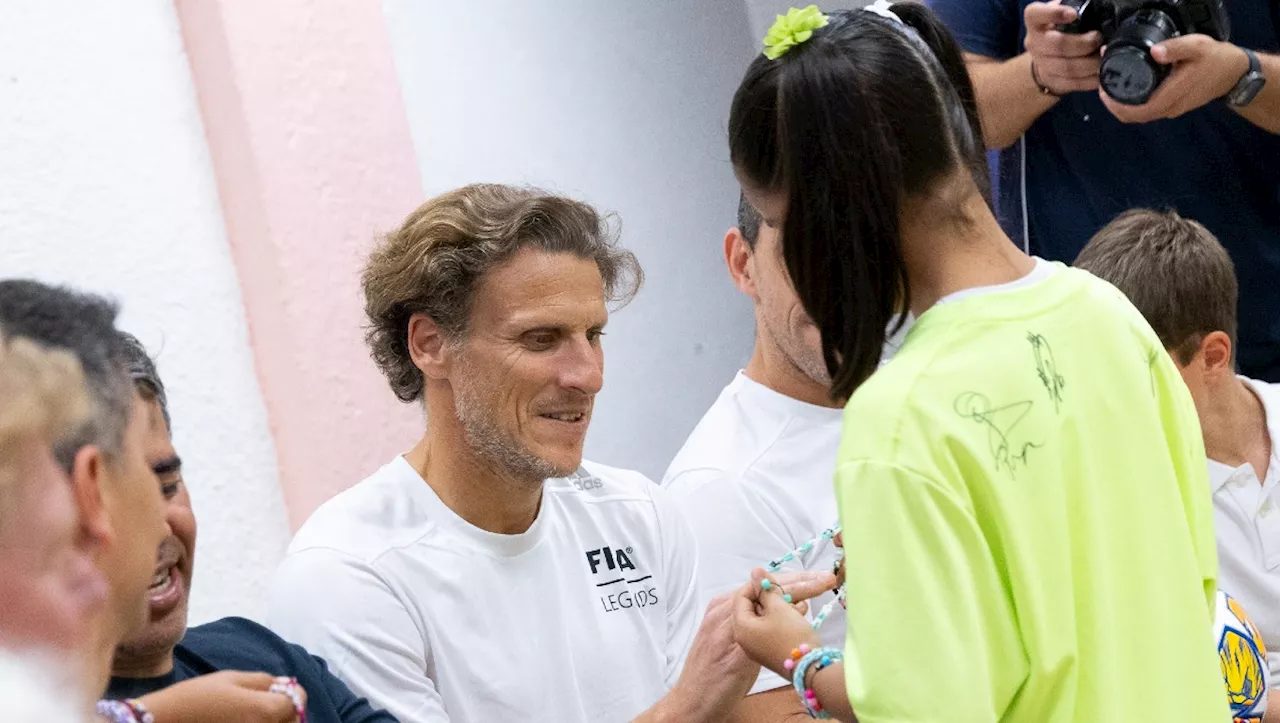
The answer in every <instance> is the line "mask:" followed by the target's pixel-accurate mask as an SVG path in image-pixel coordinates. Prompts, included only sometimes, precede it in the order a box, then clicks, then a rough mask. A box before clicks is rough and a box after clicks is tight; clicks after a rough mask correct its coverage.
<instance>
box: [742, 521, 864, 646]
mask: <svg viewBox="0 0 1280 723" xmlns="http://www.w3.org/2000/svg"><path fill="white" fill-rule="evenodd" d="M838 534H840V525H832V526H831V527H828V528H827V529H825V530H823V531H822V533H821V534H819V535H818V536H817V537H815V538H813V539H812V540H809V541H808V542H806V543H804V544H803V545H801V546H799V547H797V548H796V549H794V550H792V551H791V552H788V553H787V554H785V555H783V556H782V557H779V558H777V559H775V560H770V561H769V562H768V563H767V564H766V565H765V569H766V570H768V571H769V572H778V571H779V570H781V569H782V566H783V565H785V564H787V563H788V562H791V561H792V560H794V559H796V557H797V556H799V555H803V554H805V553H806V552H809V551H810V550H812V549H813V548H814V547H815V546H816V545H817V544H818V543H820V542H827V541H830V540H833V539H835V536H836V535H838ZM842 557H844V550H843V549H840V548H837V549H836V564H835V570H839V569H840V558H842ZM833 574H834V573H833ZM772 587H773V583H771V582H770V581H769V580H762V581H760V589H762V590H764V591H765V592H768V591H769V589H770V588H772ZM778 589H779V590H782V587H781V586H778ZM782 592H783V595H782V599H783V600H784V601H786V602H791V595H789V594H787V593H786V591H782ZM844 599H845V598H844V584H843V583H841V585H840V587H838V588H836V596H835V598H834V599H832V600H831V601H829V602H828V603H827V604H826V605H823V606H822V609H821V610H819V611H818V614H817V615H816V616H814V618H813V629H814V630H817V629H818V628H820V627H822V624H823V623H824V622H826V621H827V616H829V615H830V614H831V611H832V610H834V609H835V607H836V603H839V604H840V605H842V606H843V605H844Z"/></svg>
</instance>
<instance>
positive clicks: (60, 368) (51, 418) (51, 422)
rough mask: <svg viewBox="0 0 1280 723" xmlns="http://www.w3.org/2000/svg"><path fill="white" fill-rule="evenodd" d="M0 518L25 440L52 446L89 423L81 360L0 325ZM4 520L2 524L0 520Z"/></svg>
mask: <svg viewBox="0 0 1280 723" xmlns="http://www.w3.org/2000/svg"><path fill="white" fill-rule="evenodd" d="M0 400H3V401H2V402H0V520H7V519H8V518H7V515H8V513H9V505H10V501H9V500H10V498H11V496H12V495H13V494H14V490H15V489H16V488H15V485H16V484H17V483H18V475H20V474H22V473H23V470H22V469H20V468H19V465H20V464H21V460H22V459H23V455H22V454H21V451H22V450H23V449H24V448H25V447H26V445H45V446H46V447H48V448H49V449H50V450H51V451H52V450H53V449H56V448H57V447H58V446H59V444H61V443H63V442H64V441H65V440H67V439H69V438H72V437H74V436H75V435H76V433H77V432H78V431H79V430H80V429H81V428H82V427H83V426H84V425H85V424H86V423H87V421H88V419H89V416H90V412H91V404H90V401H89V396H88V394H87V393H86V390H85V386H84V375H83V373H82V372H81V371H80V364H79V363H78V362H77V361H76V360H75V357H73V356H71V354H69V353H67V352H62V351H48V350H45V349H42V348H40V347H39V346H37V345H36V344H34V343H32V342H31V341H29V340H27V339H22V338H13V337H6V336H5V335H4V333H3V330H0ZM0 524H3V523H0Z"/></svg>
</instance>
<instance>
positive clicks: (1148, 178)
mask: <svg viewBox="0 0 1280 723" xmlns="http://www.w3.org/2000/svg"><path fill="white" fill-rule="evenodd" d="M926 2H927V3H928V4H929V5H930V7H932V8H933V9H934V11H935V12H937V13H938V14H939V15H940V16H941V17H942V18H943V20H944V21H945V22H946V23H947V24H948V26H949V27H950V28H951V30H952V32H953V33H954V34H955V36H956V39H957V40H959V41H960V44H961V45H962V47H963V48H964V50H965V51H966V53H965V59H966V61H967V63H968V66H969V72H970V74H971V76H972V78H973V82H974V85H975V87H976V91H977V96H978V107H979V113H980V115H981V117H982V125H983V132H984V136H985V139H986V143H987V147H988V148H993V149H997V148H998V149H1001V153H1000V172H999V191H1000V194H999V199H998V210H999V216H1000V221H1001V223H1002V225H1003V226H1004V227H1005V230H1006V231H1007V232H1008V233H1009V235H1010V236H1011V237H1012V238H1013V239H1014V240H1015V241H1016V242H1019V243H1021V244H1023V245H1024V247H1025V248H1026V249H1027V250H1028V251H1030V252H1031V253H1033V254H1036V255H1038V256H1041V257H1043V258H1046V259H1048V260H1060V261H1068V262H1069V261H1070V260H1071V259H1073V258H1075V256H1076V255H1077V254H1078V253H1079V251H1080V249H1081V248H1083V247H1084V244H1085V243H1086V242H1087V241H1088V240H1089V238H1090V237H1091V236H1092V235H1093V234H1094V233H1095V232H1096V231H1097V230H1098V229H1099V228H1101V227H1102V226H1103V225H1104V224H1105V223H1106V222H1107V221H1109V220H1110V219H1112V218H1114V217H1115V216H1116V215H1118V214H1119V213H1120V212H1122V211H1124V210H1126V209H1128V208H1132V207H1135V206H1144V207H1154V208H1171V209H1174V210H1177V211H1178V212H1179V213H1181V214H1182V215H1184V216H1187V217H1190V218H1195V219H1196V220H1198V221H1200V222H1201V223H1203V224H1204V225H1205V226H1206V227H1208V228H1209V230H1210V231H1212V232H1213V233H1214V234H1215V235H1217V236H1218V238H1220V239H1221V240H1222V243H1223V245H1224V246H1226V247H1227V250H1228V251H1229V252H1230V253H1231V256H1232V258H1233V259H1234V261H1235V264H1236V267H1237V268H1238V269H1239V270H1240V292H1241V293H1240V299H1241V302H1240V309H1239V311H1240V350H1239V352H1240V354H1239V359H1240V367H1241V371H1242V372H1243V373H1245V374H1247V375H1249V376H1251V377H1254V378H1259V379H1264V380H1267V381H1272V382H1277V381H1280V285H1277V284H1275V283H1274V279H1275V278H1276V276H1277V274H1280V135H1277V134H1280V57H1277V55H1276V53H1277V52H1278V51H1280V30H1278V29H1277V25H1278V24H1280V9H1277V8H1275V7H1273V6H1274V5H1275V3H1274V2H1269V1H1268V0H1225V11H1226V12H1227V13H1228V14H1229V16H1230V36H1229V40H1227V41H1220V40H1215V39H1214V38H1213V37H1211V36H1210V35H1207V34H1204V28H1194V27H1193V28H1187V30H1188V32H1187V34H1184V35H1182V36H1181V37H1173V38H1172V39H1169V40H1165V41H1163V42H1160V43H1157V44H1156V45H1155V47H1154V48H1153V49H1152V50H1151V58H1152V60H1153V61H1154V62H1155V63H1156V64H1157V67H1159V66H1167V67H1169V69H1170V72H1169V74H1168V76H1167V77H1166V78H1164V80H1163V82H1160V83H1159V85H1158V86H1157V87H1156V88H1155V90H1154V92H1153V93H1152V94H1151V96H1150V98H1149V100H1147V102H1145V103H1142V104H1141V105H1125V104H1122V103H1120V102H1117V101H1116V100H1115V99H1114V98H1113V97H1111V96H1109V95H1108V93H1107V92H1106V91H1105V90H1103V89H1102V88H1100V87H1099V68H1100V66H1101V64H1102V57H1103V50H1102V48H1103V45H1104V43H1105V42H1106V40H1107V39H1106V38H1104V37H1103V35H1104V33H1102V32H1098V31H1097V30H1094V31H1091V32H1087V33H1081V34H1072V33H1064V32H1061V31H1060V30H1059V29H1058V28H1059V27H1060V26H1062V25H1064V24H1066V23H1070V22H1072V21H1074V20H1076V19H1077V13H1076V12H1075V10H1073V9H1072V8H1071V7H1067V6H1066V5H1062V4H1058V3H1057V2H1054V3H1045V2H1029V1H1028V0H926ZM1142 4H1143V5H1144V6H1147V7H1151V6H1155V7H1162V8H1163V9H1164V10H1165V11H1167V12H1168V14H1170V15H1172V16H1175V17H1177V16H1178V15H1179V14H1180V13H1179V12H1178V10H1179V6H1196V7H1194V8H1190V7H1189V9H1194V10H1197V11H1201V10H1203V11H1208V12H1209V13H1210V14H1212V13H1213V12H1214V11H1215V10H1220V9H1222V8H1221V7H1220V3H1219V1H1218V0H1145V1H1144V2H1143V3H1142ZM1133 5H1134V3H1133V2H1126V0H1093V3H1092V6H1091V7H1089V8H1088V9H1086V10H1085V13H1086V14H1090V13H1096V12H1098V11H1104V12H1105V11H1115V12H1116V13H1117V14H1118V15H1119V16H1121V17H1126V16H1130V15H1132V14H1133V12H1132V8H1133ZM1200 16H1201V17H1204V15H1203V14H1202V13H1200ZM1168 35H1172V33H1169V34H1168ZM1112 40H1113V42H1114V38H1112ZM1246 49H1249V50H1248V51H1246ZM1251 56H1252V58H1256V63H1255V62H1252V60H1251ZM1251 69H1256V71H1257V72H1256V73H1251ZM1259 86H1260V87H1259ZM1250 95H1252V98H1249V96H1250Z"/></svg>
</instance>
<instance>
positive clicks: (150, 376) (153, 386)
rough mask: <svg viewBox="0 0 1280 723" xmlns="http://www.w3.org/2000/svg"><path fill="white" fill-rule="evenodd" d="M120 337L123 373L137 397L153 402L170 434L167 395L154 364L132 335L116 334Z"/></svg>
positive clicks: (144, 348) (170, 423)
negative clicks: (128, 379)
mask: <svg viewBox="0 0 1280 723" xmlns="http://www.w3.org/2000/svg"><path fill="white" fill-rule="evenodd" d="M117 334H118V335H119V337H120V350H121V353H122V355H123V361H124V367H125V371H126V372H128V374H129V378H130V379H132V380H133V388H134V389H135V390H137V392H138V395H139V396H141V397H142V398H143V399H144V400H146V401H148V402H155V403H156V404H157V405H159V407H160V414H161V415H163V416H164V426H165V427H166V428H167V429H169V431H170V432H171V433H172V431H173V426H172V422H171V420H170V419H169V395H168V394H167V393H166V392H165V389H164V382H163V381H161V379H160V372H158V371H157V370H156V363H155V361H154V360H152V358H151V355H150V354H148V353H147V348H146V347H144V346H143V345H142V342H140V341H138V338H137V337H135V336H134V335H133V334H130V333H128V332H125V331H121V332H117Z"/></svg>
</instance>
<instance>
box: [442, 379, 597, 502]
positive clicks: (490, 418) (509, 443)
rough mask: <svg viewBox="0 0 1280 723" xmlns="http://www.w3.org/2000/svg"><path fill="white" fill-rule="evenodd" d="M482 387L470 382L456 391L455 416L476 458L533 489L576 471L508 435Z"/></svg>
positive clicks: (456, 387)
mask: <svg viewBox="0 0 1280 723" xmlns="http://www.w3.org/2000/svg"><path fill="white" fill-rule="evenodd" d="M481 386H482V385H481V384H479V383H476V382H473V381H472V380H471V379H470V378H467V379H466V380H463V381H461V382H460V383H458V384H456V385H455V386H454V388H453V406H454V413H455V414H457V417H458V421H459V422H460V423H461V424H462V433H463V437H464V438H465V439H466V441H467V445H468V446H469V447H470V448H471V450H472V451H473V452H474V453H475V454H476V456H478V457H480V458H481V459H483V460H485V461H487V462H489V463H490V464H492V465H493V466H494V467H496V468H497V469H498V470H500V471H501V472H502V473H503V474H504V475H506V476H508V477H509V478H511V479H513V480H516V481H518V482H522V483H527V484H529V485H535V484H541V483H542V482H543V480H546V479H550V478H554V477H565V476H567V475H569V474H571V473H572V472H573V471H574V470H572V469H559V468H557V467H556V466H555V464H553V463H552V462H550V461H548V460H545V459H543V458H541V457H539V456H538V455H536V454H534V453H533V452H532V451H531V450H529V449H528V448H527V447H525V446H524V445H522V444H520V443H519V442H518V441H516V440H515V439H513V438H512V437H511V436H510V435H508V434H506V433H504V432H503V431H502V429H501V427H499V426H498V424H497V422H496V419H495V418H496V416H497V415H495V414H494V410H493V406H491V405H489V404H487V400H486V399H485V394H484V392H482V391H480V387H481Z"/></svg>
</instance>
